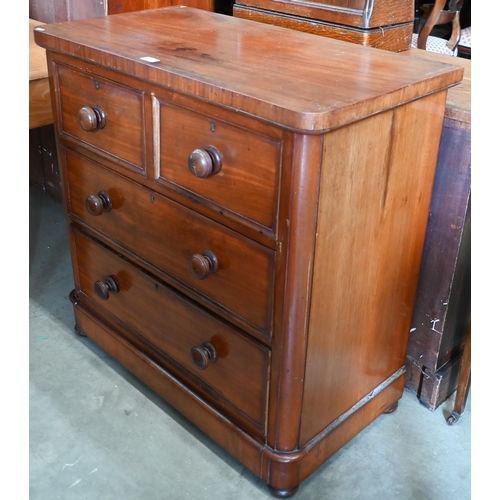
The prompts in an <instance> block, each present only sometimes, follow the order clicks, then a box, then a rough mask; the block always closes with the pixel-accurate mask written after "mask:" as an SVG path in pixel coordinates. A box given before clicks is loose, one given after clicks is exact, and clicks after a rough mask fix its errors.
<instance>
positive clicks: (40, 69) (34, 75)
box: [29, 19, 48, 80]
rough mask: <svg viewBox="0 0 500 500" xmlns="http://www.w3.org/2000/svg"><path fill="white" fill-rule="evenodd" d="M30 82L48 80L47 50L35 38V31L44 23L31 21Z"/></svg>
mask: <svg viewBox="0 0 500 500" xmlns="http://www.w3.org/2000/svg"><path fill="white" fill-rule="evenodd" d="M29 21H30V80H40V79H41V78H47V76H48V71H47V59H46V57H45V50H44V49H42V48H41V47H39V46H38V45H37V44H36V43H35V40H34V38H33V29H34V28H35V27H36V26H42V25H43V24H44V23H41V22H40V21H35V20H34V19H30V20H29Z"/></svg>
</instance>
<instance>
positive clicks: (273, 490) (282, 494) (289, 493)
mask: <svg viewBox="0 0 500 500" xmlns="http://www.w3.org/2000/svg"><path fill="white" fill-rule="evenodd" d="M267 487H268V488H269V491H270V492H271V493H272V494H273V495H274V496H275V497H277V498H288V497H291V496H292V495H294V494H295V493H297V490H298V489H299V486H298V485H297V486H295V488H290V489H289V490H279V489H278V488H273V487H272V486H271V485H269V484H268V485H267Z"/></svg>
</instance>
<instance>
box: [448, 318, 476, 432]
mask: <svg viewBox="0 0 500 500" xmlns="http://www.w3.org/2000/svg"><path fill="white" fill-rule="evenodd" d="M471 348H472V342H471V316H470V315H469V322H468V324H467V335H466V336H465V344H464V353H463V356H462V363H461V364H460V374H459V377H458V386H457V394H456V397H455V404H454V406H453V411H452V413H451V415H450V416H449V417H448V418H447V419H446V423H447V424H448V425H454V424H455V423H456V422H458V420H459V419H460V417H461V416H462V415H463V413H464V411H465V405H466V404H467V397H468V395H469V390H470V382H471V353H472V351H471Z"/></svg>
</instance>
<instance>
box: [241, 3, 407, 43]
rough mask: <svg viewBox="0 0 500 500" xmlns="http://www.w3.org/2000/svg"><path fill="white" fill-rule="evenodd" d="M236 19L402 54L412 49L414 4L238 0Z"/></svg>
mask: <svg viewBox="0 0 500 500" xmlns="http://www.w3.org/2000/svg"><path fill="white" fill-rule="evenodd" d="M233 15H234V16H235V17H239V18H243V19H249V20H252V21H258V22H262V23H267V24H273V25H275V26H282V27H284V28H290V29H294V30H298V31H304V32H306V33H313V34H315V35H321V36H326V37H329V38H335V39H337V40H344V41H346V42H352V43H357V44H361V45H366V46H368V47H376V48H379V49H384V50H390V51H393V52H400V51H402V50H408V49H409V48H410V47H411V36H412V33H413V25H414V19H415V5H414V0H236V1H235V4H234V6H233Z"/></svg>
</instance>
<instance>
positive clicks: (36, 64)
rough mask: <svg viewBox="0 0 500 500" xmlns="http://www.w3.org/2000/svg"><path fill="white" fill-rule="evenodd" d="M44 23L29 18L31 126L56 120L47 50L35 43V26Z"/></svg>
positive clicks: (41, 125)
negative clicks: (51, 96)
mask: <svg viewBox="0 0 500 500" xmlns="http://www.w3.org/2000/svg"><path fill="white" fill-rule="evenodd" d="M41 24H44V23H42V22H40V21H35V20H34V19H30V20H29V48H30V52H29V58H30V59H29V66H30V69H29V81H30V83H29V113H30V117H29V128H30V129H32V128H37V127H43V126H45V125H50V124H52V123H53V122H54V120H53V117H52V104H51V101H50V89H49V79H48V71H47V60H46V58H45V50H44V49H42V48H41V47H39V46H38V45H36V44H35V41H34V40H33V28H34V27H35V26H39V25H41Z"/></svg>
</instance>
